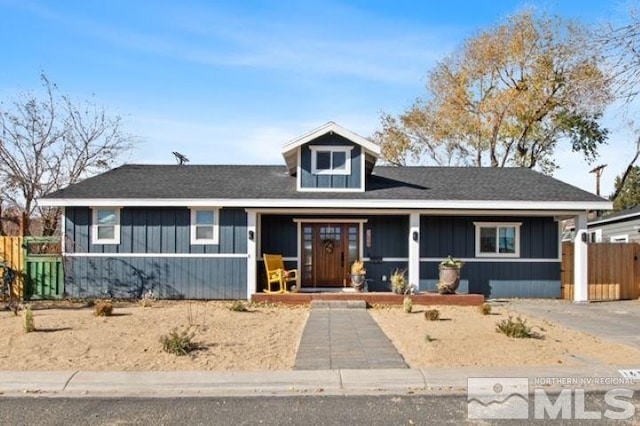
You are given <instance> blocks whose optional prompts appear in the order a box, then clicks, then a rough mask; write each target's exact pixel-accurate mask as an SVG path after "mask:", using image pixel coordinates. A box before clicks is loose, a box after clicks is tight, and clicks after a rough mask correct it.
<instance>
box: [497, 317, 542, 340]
mask: <svg viewBox="0 0 640 426" xmlns="http://www.w3.org/2000/svg"><path fill="white" fill-rule="evenodd" d="M496 332H497V333H502V334H504V335H506V336H508V337H514V338H516V339H530V338H532V337H536V333H534V332H533V331H532V330H531V327H529V326H528V325H527V321H526V320H523V319H522V318H520V316H518V317H517V318H516V319H515V320H514V319H513V317H512V316H509V318H507V319H504V320H502V321H500V322H498V323H497V324H496Z"/></svg>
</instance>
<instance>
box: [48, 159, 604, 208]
mask: <svg viewBox="0 0 640 426" xmlns="http://www.w3.org/2000/svg"><path fill="white" fill-rule="evenodd" d="M110 200H111V201H114V202H115V201H116V200H118V201H119V202H121V201H123V200H125V201H126V202H125V203H124V204H123V205H136V204H135V201H136V200H156V201H157V202H158V203H156V204H155V205H162V202H163V200H165V201H166V202H167V203H166V205H170V203H169V201H171V202H172V203H174V205H176V204H175V200H183V201H184V203H185V204H183V203H177V205H190V204H188V203H189V202H194V203H195V204H198V205H203V203H206V202H208V201H211V202H213V201H216V202H219V201H220V200H231V201H232V200H236V201H237V202H239V201H240V200H242V201H243V202H244V201H247V200H249V201H251V200H253V201H260V202H259V203H257V204H256V203H254V205H260V206H268V205H269V203H270V202H271V201H273V204H274V206H276V205H279V204H282V202H283V201H285V200H292V202H293V203H294V204H299V202H303V201H305V200H307V201H309V205H310V206H311V205H313V204H314V201H316V204H317V205H318V206H325V204H327V203H329V204H332V203H333V204H335V207H341V206H348V204H349V202H353V203H354V206H355V205H356V204H362V205H363V206H364V204H366V202H367V201H369V203H368V204H372V206H373V207H375V205H374V204H373V203H372V202H377V201H379V202H380V203H381V204H384V205H386V206H392V205H393V207H396V208H403V207H412V206H411V205H408V204H407V205H406V206H404V205H403V203H404V202H412V203H415V202H418V203H419V202H424V203H423V204H424V206H427V205H430V203H431V202H438V205H439V206H440V207H441V208H446V204H447V202H450V204H451V206H456V205H458V206H459V205H463V204H464V202H470V203H473V202H489V203H485V204H488V205H492V206H494V208H499V209H508V208H511V207H510V205H507V204H503V202H507V203H509V202H512V203H513V206H522V207H513V208H525V207H524V206H525V205H528V207H526V208H529V209H530V208H532V205H535V206H539V207H538V208H541V209H546V208H550V205H551V204H554V205H557V204H558V203H565V204H566V203H569V204H571V205H573V204H575V208H577V209H610V208H611V203H610V202H609V201H607V200H605V199H603V198H601V197H598V196H596V195H594V194H592V193H589V192H587V191H584V190H582V189H579V188H577V187H574V186H571V185H569V184H567V183H564V182H561V181H559V180H557V179H554V178H552V177H549V176H545V175H543V174H541V173H538V172H535V171H532V170H530V169H525V168H477V167H385V166H378V167H376V169H375V171H374V173H373V174H372V175H371V176H368V177H367V182H366V191H364V192H342V193H341V192H299V191H297V190H296V180H295V178H293V177H291V176H290V175H289V174H288V172H287V168H286V167H285V166H263V165H124V166H121V167H118V168H115V169H113V170H111V171H108V172H106V173H103V174H101V175H98V176H94V177H92V178H89V179H86V180H84V181H82V182H79V183H77V184H74V185H71V186H69V187H67V188H64V189H62V190H59V191H56V192H54V193H51V194H49V195H47V196H45V197H43V198H42V199H40V201H39V202H40V205H43V206H44V205H51V206H55V205H59V206H64V205H112V203H110ZM127 200H128V201H127ZM336 200H343V201H341V202H338V201H336ZM91 202H93V204H91ZM531 203H534V204H532V205H529V204H531ZM224 204H225V203H223V204H220V205H224ZM232 204H233V203H230V204H226V205H232ZM236 204H237V203H236ZM329 204H327V206H325V207H328V206H329ZM476 204H477V203H476ZM138 205H145V204H144V203H141V204H138ZM148 205H151V204H148ZM244 206H245V207H251V206H252V203H250V202H247V204H244ZM416 206H417V205H414V206H413V207H416ZM380 207H384V206H383V205H381V206H380ZM474 207H477V206H471V205H470V206H469V208H474ZM556 208H557V207H556Z"/></svg>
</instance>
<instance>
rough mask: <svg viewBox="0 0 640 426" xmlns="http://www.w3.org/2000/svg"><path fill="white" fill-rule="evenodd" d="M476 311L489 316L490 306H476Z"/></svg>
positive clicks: (484, 304)
mask: <svg viewBox="0 0 640 426" xmlns="http://www.w3.org/2000/svg"><path fill="white" fill-rule="evenodd" d="M478 310H479V311H480V313H481V314H482V315H490V314H491V305H490V304H488V303H483V304H482V305H480V306H478Z"/></svg>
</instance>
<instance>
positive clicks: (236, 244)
mask: <svg viewBox="0 0 640 426" xmlns="http://www.w3.org/2000/svg"><path fill="white" fill-rule="evenodd" d="M65 215H66V224H65V228H66V251H67V252H68V253H198V254H201V253H246V252H247V214H246V213H245V211H244V210H243V209H230V208H224V209H220V218H219V230H220V235H219V244H215V245H213V244H207V245H191V243H190V240H191V236H190V222H191V213H190V210H189V209H188V208H186V207H125V208H123V209H122V210H121V211H120V244H91V209H89V208H87V207H67V208H66V211H65Z"/></svg>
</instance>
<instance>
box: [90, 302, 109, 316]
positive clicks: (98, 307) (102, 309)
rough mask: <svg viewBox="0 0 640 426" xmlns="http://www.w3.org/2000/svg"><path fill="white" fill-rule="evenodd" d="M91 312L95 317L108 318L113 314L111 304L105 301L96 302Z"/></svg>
mask: <svg viewBox="0 0 640 426" xmlns="http://www.w3.org/2000/svg"><path fill="white" fill-rule="evenodd" d="M93 312H94V313H95V315H96V316H97V317H110V316H111V315H112V314H113V303H111V302H109V301H106V300H101V301H99V302H96V304H95V305H94V308H93Z"/></svg>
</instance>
